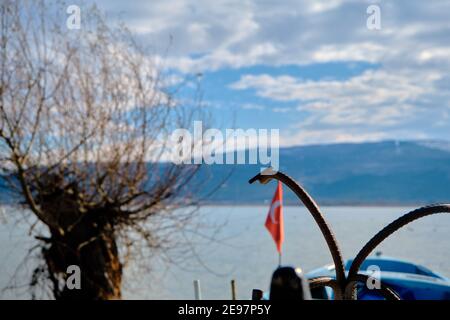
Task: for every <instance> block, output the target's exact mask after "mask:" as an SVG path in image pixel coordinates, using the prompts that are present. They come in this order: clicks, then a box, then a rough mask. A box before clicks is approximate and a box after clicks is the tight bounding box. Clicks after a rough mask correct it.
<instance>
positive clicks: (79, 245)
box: [44, 212, 122, 300]
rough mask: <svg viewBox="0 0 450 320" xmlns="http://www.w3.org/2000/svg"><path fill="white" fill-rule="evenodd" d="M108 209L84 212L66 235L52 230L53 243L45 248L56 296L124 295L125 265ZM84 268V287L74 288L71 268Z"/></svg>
mask: <svg viewBox="0 0 450 320" xmlns="http://www.w3.org/2000/svg"><path fill="white" fill-rule="evenodd" d="M106 217H108V215H107V214H105V212H91V213H87V214H84V215H83V218H82V219H81V221H79V222H77V224H76V225H75V227H74V228H73V229H72V230H71V231H70V232H68V233H67V234H65V235H64V236H61V235H59V233H57V232H52V239H51V245H50V247H49V248H46V249H44V257H45V260H46V263H47V267H48V271H49V276H50V279H51V280H52V282H53V293H54V297H55V298H56V299H71V300H73V299H86V300H108V299H120V298H121V281H122V265H121V263H120V259H119V252H118V248H117V245H116V239H115V235H114V230H113V227H112V225H111V224H110V223H109V222H107V221H105V220H106ZM70 265H76V266H78V267H79V268H80V271H81V277H80V280H81V281H80V282H81V288H80V289H75V288H72V289H70V288H69V287H68V286H67V285H66V283H65V282H66V281H65V280H67V277H68V276H71V275H70V274H67V273H66V272H67V268H68V267H69V266H70Z"/></svg>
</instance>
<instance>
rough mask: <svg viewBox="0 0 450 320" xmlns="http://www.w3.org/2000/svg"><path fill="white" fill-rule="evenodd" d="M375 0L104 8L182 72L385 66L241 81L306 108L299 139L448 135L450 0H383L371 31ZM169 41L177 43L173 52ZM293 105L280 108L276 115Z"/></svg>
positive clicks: (202, 0) (161, 0)
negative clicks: (339, 75) (330, 75)
mask: <svg viewBox="0 0 450 320" xmlns="http://www.w3.org/2000/svg"><path fill="white" fill-rule="evenodd" d="M372 3H373V2H372V1H360V0H347V1H344V0H330V1H316V0H311V1H306V0H286V1H283V2H282V3H277V2H267V1H256V0H255V1H253V0H243V1H241V0H230V1H225V0H223V1H222V0H217V1H206V0H198V1H195V2H193V1H192V2H191V1H175V0H173V1H168V0H153V1H141V2H139V3H133V6H129V5H128V3H126V2H122V1H118V0H115V1H110V0H109V1H106V0H105V1H101V2H100V7H102V8H106V9H107V10H109V11H110V12H113V13H114V12H115V13H118V12H122V13H123V14H122V15H121V16H122V18H123V19H124V20H125V22H126V23H127V24H128V25H130V27H131V29H132V30H135V31H136V32H137V34H138V37H139V39H140V40H144V41H146V42H147V43H149V44H150V45H152V47H154V48H155V50H154V53H155V54H156V55H158V53H159V57H158V60H161V61H162V60H164V65H165V66H166V67H172V68H174V69H177V70H179V71H181V72H183V73H197V72H205V71H211V70H219V69H222V68H242V67H247V66H252V65H257V64H263V65H268V66H285V65H307V64H315V63H324V62H339V61H341V62H342V61H364V62H370V63H374V64H376V65H377V69H376V70H370V71H366V72H364V73H362V74H360V75H356V76H353V77H351V78H350V79H343V80H323V79H322V80H317V81H307V80H301V79H299V78H295V77H292V76H273V75H270V74H261V75H247V76H244V77H242V78H241V79H240V81H238V82H236V83H234V84H233V86H232V88H234V89H254V90H255V92H256V94H257V95H259V96H260V97H264V98H266V99H270V100H274V101H277V102H278V101H280V102H296V103H298V106H299V107H298V110H299V111H302V116H303V114H304V113H306V118H304V119H301V120H299V121H298V122H299V123H300V127H296V129H297V130H300V129H301V130H303V131H305V133H300V136H299V139H300V140H302V139H312V140H317V141H319V140H320V141H322V140H323V139H334V140H338V141H341V140H345V139H348V140H350V141H354V140H355V139H356V140H358V139H360V138H362V139H367V140H371V139H378V138H380V139H381V138H383V137H393V136H396V135H399V134H400V133H401V136H404V137H419V136H427V135H428V134H429V132H428V131H427V133H426V134H425V133H424V132H425V131H416V129H417V128H419V129H420V128H421V127H425V126H426V127H433V126H436V127H437V126H439V127H442V128H447V131H446V132H447V134H448V129H449V125H450V124H448V121H446V120H448V114H449V112H450V88H449V87H450V85H449V83H450V77H449V76H448V74H450V25H449V23H448V12H450V1H448V0H442V1H433V2H430V1H420V0H416V1H408V2H407V3H406V2H402V1H388V0H379V1H377V4H378V5H379V6H380V8H381V30H377V31H373V30H368V29H367V28H366V18H367V13H366V8H367V6H368V5H370V4H372ZM131 7H132V8H131ZM133 8H134V9H133ZM109 16H111V15H109ZM170 37H172V38H173V42H172V44H171V45H170V47H169V50H168V53H167V55H164V54H162V52H165V50H166V49H167V45H168V43H169V38H170ZM244 108H245V106H244ZM288 110H289V109H287V108H285V107H283V106H279V105H277V107H275V108H273V111H274V112H277V113H286V111H288ZM291 110H293V109H291ZM424 119H426V123H427V124H426V125H425V124H424V121H425V120H424ZM343 128H345V130H344V129H343ZM389 128H390V129H389ZM393 128H397V131H394V130H393ZM388 129H389V130H390V131H386V130H388ZM419 129H417V130H419ZM399 130H400V131H399ZM423 130H425V129H423ZM427 130H428V129H427ZM443 130H444V129H443ZM321 132H322V134H321ZM408 132H409V134H408ZM291 136H296V135H295V134H292V135H291ZM302 137H303V138H302ZM333 137H334V138H333Z"/></svg>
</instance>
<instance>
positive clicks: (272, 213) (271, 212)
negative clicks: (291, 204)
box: [269, 200, 281, 224]
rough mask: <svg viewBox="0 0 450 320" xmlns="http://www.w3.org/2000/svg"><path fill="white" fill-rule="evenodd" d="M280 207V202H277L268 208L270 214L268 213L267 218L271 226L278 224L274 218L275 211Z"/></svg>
mask: <svg viewBox="0 0 450 320" xmlns="http://www.w3.org/2000/svg"><path fill="white" fill-rule="evenodd" d="M279 206H281V201H280V200H277V201H275V202H274V203H272V205H271V206H270V212H269V216H270V220H272V223H273V224H278V221H277V220H276V218H275V210H276V209H277V208H278V207H279Z"/></svg>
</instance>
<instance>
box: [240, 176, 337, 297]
mask: <svg viewBox="0 0 450 320" xmlns="http://www.w3.org/2000/svg"><path fill="white" fill-rule="evenodd" d="M272 179H276V180H279V181H281V182H282V183H284V184H285V185H287V186H288V187H289V188H290V189H291V190H292V191H293V192H294V193H295V194H296V195H297V197H298V198H299V199H300V201H301V202H302V203H303V204H304V205H305V207H306V208H307V209H308V211H309V212H310V213H311V215H312V216H313V218H314V220H315V221H316V223H317V225H318V226H319V228H320V231H321V232H322V234H323V236H324V238H325V241H326V243H327V245H328V248H329V250H330V253H331V256H332V258H333V262H334V266H335V270H336V281H337V282H338V284H339V286H340V287H341V288H342V290H344V287H345V284H346V278H345V269H344V260H343V258H342V254H341V250H340V249H339V246H338V243H337V241H336V239H335V237H334V234H333V232H332V231H331V228H330V226H329V225H328V223H327V222H326V220H325V218H324V216H323V214H322V212H321V211H320V209H319V206H318V205H317V204H316V203H315V201H314V200H313V199H312V197H311V196H310V195H309V194H308V193H307V192H306V191H305V189H303V188H302V187H301V186H300V185H299V184H298V183H297V182H295V180H294V179H292V178H291V177H289V176H288V175H286V174H284V173H282V172H280V171H273V170H271V169H269V170H265V171H264V172H262V173H260V174H257V175H256V176H254V177H253V178H251V179H250V180H249V183H250V184H251V183H253V182H255V181H259V182H260V183H262V184H266V183H268V182H269V181H270V180H272Z"/></svg>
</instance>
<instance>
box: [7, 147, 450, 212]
mask: <svg viewBox="0 0 450 320" xmlns="http://www.w3.org/2000/svg"><path fill="white" fill-rule="evenodd" d="M260 167H261V166H260V165H210V166H208V165H205V166H204V167H203V168H202V171H201V172H200V174H199V175H197V176H196V177H195V178H194V180H193V181H192V183H194V184H198V183H199V182H201V185H202V187H201V192H200V194H198V193H197V194H198V195H199V196H200V197H202V198H204V200H203V201H204V202H205V203H211V204H265V203H267V202H269V201H270V200H271V198H272V196H273V193H274V190H275V182H272V183H269V184H267V185H260V184H258V183H255V184H253V185H250V184H249V183H248V180H249V179H250V178H251V177H253V176H254V175H256V174H257V173H258V172H259V170H260ZM280 170H281V171H283V172H285V173H286V174H288V175H289V176H291V177H292V178H294V179H295V180H297V181H298V182H299V183H300V184H301V185H303V186H304V187H305V188H306V189H307V191H308V192H309V193H310V194H311V195H312V196H313V198H314V199H316V201H317V202H318V203H319V204H320V205H421V204H430V203H436V202H446V203H450V143H449V142H445V141H404V142H398V141H384V142H375V143H355V144H351V143H343V144H329V145H311V146H298V147H290V148H281V149H280ZM224 179H225V183H223V184H222V185H221V182H222V181H223V180H224ZM218 185H220V187H219V188H218V189H217V190H216V191H215V192H214V193H212V195H211V194H209V193H210V192H211V190H213V189H214V188H216V187H217V186H218ZM193 190H196V189H194V188H193ZM0 191H1V192H0V202H3V203H5V202H11V201H13V200H14V199H13V198H12V197H11V195H9V194H8V190H7V188H6V186H4V185H2V183H1V182H0ZM206 194H208V196H206ZM284 201H285V203H286V204H296V203H298V200H297V198H296V197H295V195H294V194H293V193H292V192H291V191H289V190H288V189H287V188H284Z"/></svg>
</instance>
